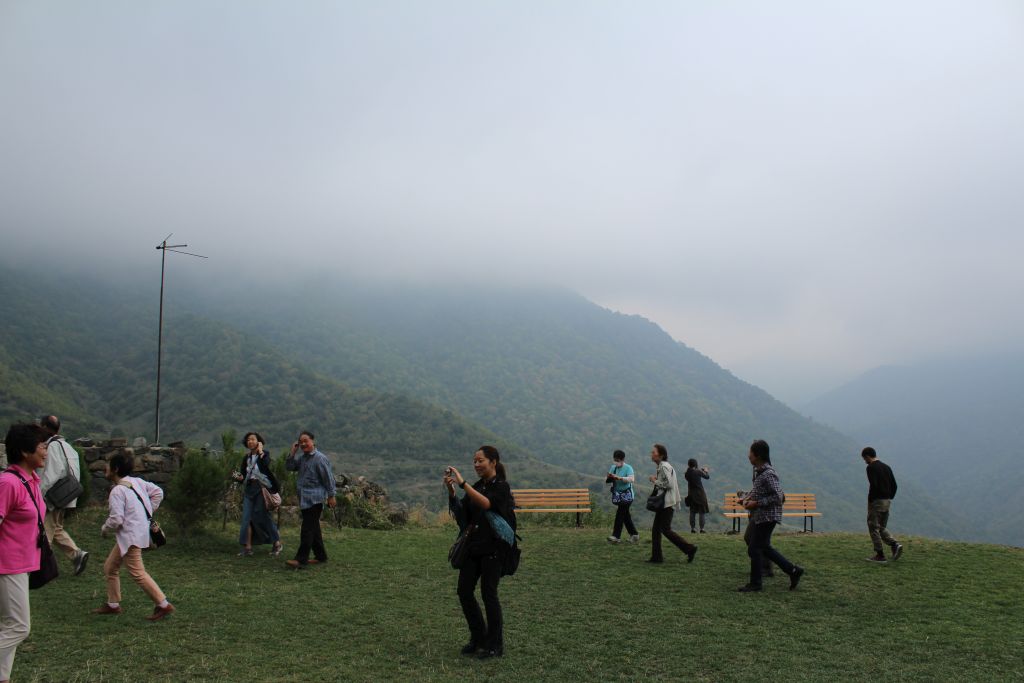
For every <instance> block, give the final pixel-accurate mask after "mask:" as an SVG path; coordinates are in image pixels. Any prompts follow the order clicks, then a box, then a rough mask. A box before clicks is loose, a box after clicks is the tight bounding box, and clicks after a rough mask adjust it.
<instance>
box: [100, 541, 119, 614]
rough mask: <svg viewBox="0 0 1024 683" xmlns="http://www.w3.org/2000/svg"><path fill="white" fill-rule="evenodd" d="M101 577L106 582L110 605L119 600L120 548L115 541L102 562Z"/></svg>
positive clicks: (117, 602) (115, 603)
mask: <svg viewBox="0 0 1024 683" xmlns="http://www.w3.org/2000/svg"><path fill="white" fill-rule="evenodd" d="M103 578H104V579H105V580H106V582H107V603H108V604H109V605H111V606H113V605H117V604H119V603H120V602H121V548H120V547H118V545H117V544H116V543H115V544H114V547H113V548H111V549H110V554H109V555H107V560H106V562H104V563H103Z"/></svg>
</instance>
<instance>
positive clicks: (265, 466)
mask: <svg viewBox="0 0 1024 683" xmlns="http://www.w3.org/2000/svg"><path fill="white" fill-rule="evenodd" d="M248 467H249V454H248V453H246V454H245V455H243V456H242V462H241V464H240V465H239V466H238V471H239V472H241V473H242V476H243V477H244V476H245V471H246V469H248ZM256 467H257V468H258V469H259V471H260V472H261V473H263V475H264V476H265V477H266V478H267V479H269V480H270V492H271V493H280V492H281V491H280V485H279V484H278V483H277V477H275V476H274V473H273V472H272V471H271V470H270V451H263V455H261V456H260V457H259V458H257V459H256Z"/></svg>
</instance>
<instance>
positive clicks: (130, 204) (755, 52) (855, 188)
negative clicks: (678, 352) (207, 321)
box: [0, 0, 1024, 404]
mask: <svg viewBox="0 0 1024 683" xmlns="http://www.w3.org/2000/svg"><path fill="white" fill-rule="evenodd" d="M1021 82H1024V9H1022V6H1021V5H1020V3H1017V2H1012V1H1005V2H1002V1H998V0H982V1H981V2H972V3H957V2H924V1H923V0H915V1H910V2H904V3H897V4H893V3H883V2H878V1H869V2H859V3H853V4H848V5H843V6H837V5H832V4H819V3H806V2H781V3H779V2H777V3H771V5H764V6H755V5H749V4H748V5H735V4H724V5H723V4H683V3H675V2H644V3H639V4H637V3H632V4H628V5H627V4H622V3H613V2H590V1H587V2H582V1H576V2H561V3H553V4H552V3H548V4H542V5H534V6H524V5H517V4H510V5H494V4H480V3H471V2H465V1H464V0H452V1H450V2H431V3H423V4H410V3H362V4H359V3H311V2H301V1H300V2H293V3H287V4H253V3H249V2H241V1H239V0H235V1H227V2H220V3H216V4H210V3H205V2H198V1H196V0H184V1H182V2H174V3H161V4H155V5H154V4H138V3H125V2H107V3H88V4H82V3H72V2H54V3H40V2H29V1H22V0H14V1H11V2H4V3H2V4H0V92H3V93H4V106H3V107H0V206H3V211H2V214H0V229H2V231H3V243H2V249H0V258H2V259H4V260H5V261H6V262H7V263H8V264H10V263H16V264H18V263H20V264H24V263H38V264H39V265H40V271H44V270H45V269H46V268H53V267H56V268H61V269H65V270H66V269H69V268H75V267H81V268H85V269H92V270H94V271H99V272H104V273H106V274H108V275H109V274H116V273H119V272H124V271H129V270H134V269H137V268H145V269H148V270H149V272H151V273H152V274H153V276H154V277H155V274H156V270H157V268H158V265H157V257H158V254H157V252H155V251H154V250H153V247H154V246H155V245H156V244H157V243H158V242H159V241H160V240H161V239H162V238H163V237H164V236H165V235H167V234H168V233H172V232H173V233H175V236H174V240H175V241H177V242H180V243H188V244H189V245H190V247H191V249H193V250H195V251H197V252H199V253H202V254H205V255H208V256H209V257H210V260H209V261H208V262H198V261H196V262H190V260H189V259H188V258H187V257H182V258H176V259H175V260H174V261H173V262H172V264H171V265H170V268H171V277H172V281H174V280H173V278H193V277H196V276H195V275H194V274H195V273H197V272H199V271H200V269H205V270H206V271H214V272H217V273H220V274H224V275H231V276H232V277H235V278H237V279H239V280H241V281H243V282H244V281H245V280H246V279H249V278H258V279H261V280H264V281H266V280H269V279H274V278H277V279H280V280H282V281H283V280H284V279H286V278H306V279H310V280H315V279H316V278H317V277H320V276H321V274H324V273H332V272H344V273H346V274H349V275H352V276H353V277H356V278H360V279H364V280H373V281H376V282H382V281H383V282H388V281H396V280H401V281H405V282H411V283H425V284H432V283H437V282H445V281H452V280H457V281H461V282H495V281H500V282H506V283H508V282H518V283H523V282H531V283H540V282H542V283H546V284H555V285H559V286H563V287H568V288H570V289H573V290H575V291H578V292H581V293H582V294H583V295H585V296H586V297H587V298H588V299H590V300H592V301H595V302H597V303H599V304H602V305H604V306H607V307H609V308H612V309H614V310H618V311H621V312H623V313H627V314H642V315H644V316H645V317H647V318H649V319H651V320H655V321H657V322H658V323H659V324H660V325H661V326H662V327H664V328H665V329H666V330H667V331H668V332H669V333H670V334H671V335H672V336H673V337H674V338H675V339H677V340H680V341H684V342H685V343H687V344H689V345H691V346H693V347H694V348H698V349H700V350H701V351H702V352H703V353H706V354H708V355H709V356H711V357H712V358H713V359H714V360H715V361H716V362H718V363H720V364H721V365H723V366H724V367H726V368H727V369H729V370H730V371H732V372H734V373H735V374H736V375H737V376H739V377H742V378H744V379H746V380H748V381H750V382H752V383H754V384H756V385H758V386H761V387H764V388H765V389H766V390H768V391H769V392H771V393H772V394H773V395H776V396H778V397H780V398H782V399H784V400H787V401H788V402H790V403H791V404H798V403H800V402H802V401H803V400H804V399H806V398H808V397H810V396H813V395H817V394H820V393H821V392H823V391H825V390H827V389H829V388H832V387H835V386H838V385H840V384H842V383H843V382H844V381H846V380H848V379H849V378H852V377H855V376H857V375H858V374H859V373H861V372H863V371H865V370H867V369H870V368H872V367H876V366H879V365H885V364H894V363H911V362H917V361H921V360H925V359H927V358H933V357H942V356H948V355H950V354H953V353H987V352H991V351H998V350H1006V349H1012V348H1016V347H1020V346H1021V345H1022V342H1024V314H1022V312H1021V311H1022V308H1021V307H1020V306H1019V300H1020V298H1021V294H1022V293H1024V269H1020V268H1019V267H1017V265H1016V260H1017V259H1018V256H1017V255H1018V254H1019V253H1021V252H1022V247H1024V232H1022V231H1021V230H1020V229H1019V226H1020V224H1021V219H1022V217H1024V193H1022V192H1021V191H1020V180H1019V179H1020V178H1021V177H1024V129H1022V128H1021V126H1020V125H1019V121H1020V120H1022V119H1024V89H1022V88H1019V87H1014V84H1019V83H1021ZM40 276H43V275H42V272H41V275H40Z"/></svg>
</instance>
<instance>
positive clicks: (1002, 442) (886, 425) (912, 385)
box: [805, 354, 1024, 546]
mask: <svg viewBox="0 0 1024 683" xmlns="http://www.w3.org/2000/svg"><path fill="white" fill-rule="evenodd" d="M1022 385H1024V355H1021V354H1012V355H1010V354H1004V355H997V356H991V357H987V358H966V359H947V360H944V361H941V362H939V361H936V362H932V363H928V364H924V365H920V366H914V367H884V368H878V369H876V370H873V371H872V372H869V373H867V374H865V375H864V376H863V377H861V378H859V379H857V380H855V381H854V382H851V383H850V384H848V385H846V386H844V387H841V388H839V389H837V390H835V391H833V392H831V393H829V394H827V395H826V396H823V397H821V398H819V399H818V400H816V401H814V402H813V403H811V404H809V405H808V406H806V408H805V412H807V414H809V415H812V416H814V417H815V418H817V419H820V420H821V421H823V422H826V423H828V424H831V425H834V426H835V427H836V428H838V429H842V430H843V431H845V432H847V433H849V434H853V435H856V436H857V437H858V438H860V439H862V440H863V441H864V443H870V444H872V445H873V446H874V447H875V448H876V449H878V452H879V455H880V457H881V459H882V460H884V461H885V462H887V463H889V464H890V465H891V466H892V467H893V468H894V470H895V472H896V476H897V479H898V480H899V481H900V483H901V484H902V482H903V481H905V480H914V481H918V482H921V483H923V484H924V485H926V486H927V487H928V489H929V490H931V491H933V492H934V493H935V494H936V495H937V496H938V497H939V498H941V499H942V500H943V501H945V505H946V506H949V507H954V508H957V509H959V510H960V514H961V515H962V516H963V517H965V518H966V520H967V522H968V524H969V531H966V532H965V534H964V535H965V536H967V537H969V538H972V539H979V540H988V541H993V542H997V543H1012V544H1014V545H1018V546H1024V529H1022V528H1021V525H1020V520H1021V519H1022V518H1024V500H1022V499H1021V497H1020V496H1019V495H1018V492H1019V491H1020V490H1021V488H1022V487H1024V472H1022V471H1021V469H1020V466H1019V462H1018V460H1019V457H1018V454H1017V451H1018V450H1019V448H1020V444H1021V443H1022V442H1024V422H1022V421H1021V419H1020V416H1021V415H1022V414H1024V392H1022V391H1021V386H1022Z"/></svg>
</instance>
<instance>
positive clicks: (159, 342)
mask: <svg viewBox="0 0 1024 683" xmlns="http://www.w3.org/2000/svg"><path fill="white" fill-rule="evenodd" d="M172 235H174V233H173V232H172V233H171V234H170V235H168V236H167V237H165V238H164V241H163V242H161V243H160V244H158V245H157V247H156V248H157V249H158V250H159V251H160V328H159V331H158V332H157V336H156V438H154V439H153V441H154V443H160V365H161V360H163V350H164V269H165V267H166V264H167V252H169V251H172V252H174V253H175V254H184V255H185V256H195V257H196V258H209V257H207V256H203V255H202V254H193V253H191V252H188V251H181V248H182V247H187V246H188V245H187V244H167V240H169V239H171V236H172Z"/></svg>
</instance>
